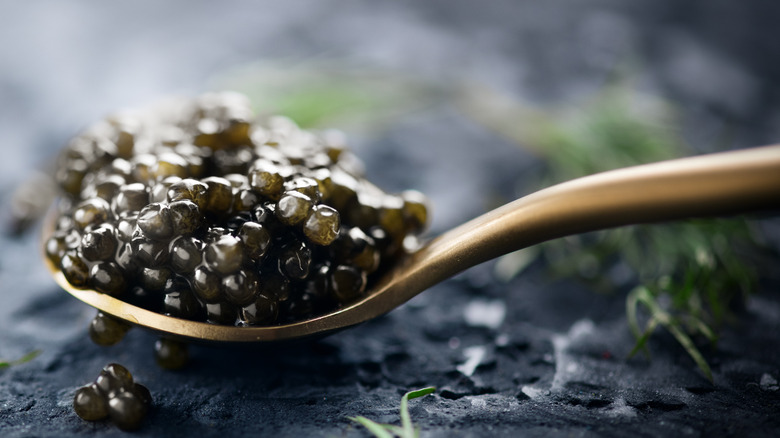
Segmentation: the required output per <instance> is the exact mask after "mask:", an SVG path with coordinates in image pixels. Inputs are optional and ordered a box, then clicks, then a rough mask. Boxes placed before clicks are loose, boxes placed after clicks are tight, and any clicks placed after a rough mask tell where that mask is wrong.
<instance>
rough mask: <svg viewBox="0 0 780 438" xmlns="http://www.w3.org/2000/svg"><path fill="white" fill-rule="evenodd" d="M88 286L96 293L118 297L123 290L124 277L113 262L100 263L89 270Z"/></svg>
mask: <svg viewBox="0 0 780 438" xmlns="http://www.w3.org/2000/svg"><path fill="white" fill-rule="evenodd" d="M89 279H90V284H91V285H92V287H93V288H95V290H96V291H98V292H100V293H104V294H107V295H111V296H113V297H118V296H120V295H121V294H122V292H124V290H125V285H126V284H125V277H124V275H123V274H122V271H121V269H120V268H119V266H118V265H117V264H116V263H113V262H100V263H96V264H94V265H92V268H90V270H89Z"/></svg>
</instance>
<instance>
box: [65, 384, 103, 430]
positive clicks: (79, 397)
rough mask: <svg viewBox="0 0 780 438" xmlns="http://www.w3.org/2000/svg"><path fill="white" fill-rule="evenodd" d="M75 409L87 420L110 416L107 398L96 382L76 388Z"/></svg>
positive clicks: (77, 413)
mask: <svg viewBox="0 0 780 438" xmlns="http://www.w3.org/2000/svg"><path fill="white" fill-rule="evenodd" d="M73 410H74V411H76V415H78V416H79V417H81V418H82V419H83V420H87V421H97V420H102V419H104V418H106V417H108V403H107V402H106V398H105V396H104V395H103V394H102V393H101V392H100V390H99V389H98V388H97V385H95V384H94V383H92V384H90V385H87V386H83V387H81V388H79V389H78V390H76V395H75V397H73Z"/></svg>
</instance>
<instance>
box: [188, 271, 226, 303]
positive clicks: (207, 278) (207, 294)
mask: <svg viewBox="0 0 780 438" xmlns="http://www.w3.org/2000/svg"><path fill="white" fill-rule="evenodd" d="M190 284H191V286H192V290H193V291H194V292H195V294H196V295H197V296H198V297H199V298H200V299H202V300H203V301H205V302H207V303H213V302H217V301H218V300H219V299H220V297H221V296H222V293H221V289H220V288H221V284H222V283H221V281H220V277H219V275H217V274H216V273H214V272H213V271H211V270H209V269H208V268H206V267H205V266H201V267H199V268H197V269H196V270H195V272H193V274H192V280H191V281H190Z"/></svg>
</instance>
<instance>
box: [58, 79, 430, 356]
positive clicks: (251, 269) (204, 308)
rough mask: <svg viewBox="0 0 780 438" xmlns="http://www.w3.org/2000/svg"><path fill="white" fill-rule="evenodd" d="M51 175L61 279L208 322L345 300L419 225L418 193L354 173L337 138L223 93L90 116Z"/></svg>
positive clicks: (357, 166)
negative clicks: (58, 194)
mask: <svg viewBox="0 0 780 438" xmlns="http://www.w3.org/2000/svg"><path fill="white" fill-rule="evenodd" d="M56 179H57V181H58V183H59V185H60V186H61V188H62V190H63V191H64V192H65V193H66V196H65V199H64V200H63V201H62V202H61V208H60V210H61V214H60V216H59V218H58V220H57V223H56V226H55V231H54V233H53V234H52V236H51V237H50V238H49V239H48V240H47V242H46V248H45V250H46V254H47V257H48V258H49V260H50V261H51V262H52V263H53V264H54V265H56V266H58V267H59V268H60V269H61V271H62V273H63V274H64V276H65V278H66V279H67V280H68V281H69V282H70V284H72V285H73V286H74V287H77V288H90V289H94V290H97V291H99V292H101V293H105V294H108V295H111V296H113V297H116V298H119V299H121V300H123V301H126V302H128V303H131V304H134V305H137V306H141V307H143V308H146V309H149V310H152V311H155V312H158V313H163V314H166V315H170V316H174V317H178V318H185V319H191V320H196V321H207V322H210V323H214V324H224V325H238V326H263V325H274V324H280V323H287V322H293V321H299V320H303V319H308V318H311V317H313V316H316V315H319V314H323V313H326V312H329V311H332V310H334V309H337V308H338V307H339V306H343V305H345V304H348V303H350V302H353V301H354V300H356V299H359V298H360V297H361V296H363V295H364V293H365V291H366V287H367V285H369V284H370V282H371V281H372V278H374V277H375V276H376V275H377V273H378V272H380V271H381V270H382V269H383V268H385V267H387V266H390V265H392V264H393V262H394V261H395V260H396V259H397V258H398V257H399V256H400V255H401V254H402V252H403V247H404V241H405V239H407V238H408V237H410V236H415V235H416V234H418V233H420V232H421V231H422V230H423V229H424V228H425V226H426V222H427V209H426V200H425V198H424V196H423V195H422V194H420V193H419V192H416V191H407V192H403V193H401V194H397V195H396V194H388V193H385V192H384V191H382V190H380V189H379V188H377V187H376V186H375V185H373V184H371V183H370V182H368V181H367V180H366V179H365V178H364V177H363V176H362V164H361V163H360V162H359V160H357V159H356V158H355V156H354V155H353V154H352V153H350V152H349V151H348V150H347V149H346V148H345V142H344V138H343V135H341V134H340V133H338V132H335V131H325V132H321V133H313V132H309V131H305V130H302V129H300V128H299V127H298V126H296V125H295V124H294V123H293V122H292V121H290V120H289V119H286V118H283V117H272V118H269V119H268V120H267V121H266V123H265V124H264V126H260V124H259V123H256V122H255V121H254V117H253V115H252V111H251V109H250V105H249V103H248V100H247V99H246V98H245V97H244V96H242V95H238V94H235V93H219V94H216V93H213V94H206V95H202V96H200V97H198V98H195V99H191V100H177V101H173V102H169V103H167V104H165V105H161V106H160V107H156V108H153V109H150V110H147V111H145V112H140V113H137V114H127V115H121V116H114V117H111V118H108V119H106V120H103V121H101V122H99V123H97V124H96V125H95V126H92V127H91V128H89V129H87V130H86V131H85V132H83V133H82V134H80V135H78V136H77V137H75V138H74V139H72V140H71V141H70V143H69V144H68V145H67V147H66V149H65V150H64V152H63V153H62V155H61V157H60V160H59V163H58V167H57V173H56ZM120 331H121V330H120ZM93 335H94V334H93ZM93 337H94V336H93ZM109 341H110V340H109ZM109 341H106V343H110V342H109Z"/></svg>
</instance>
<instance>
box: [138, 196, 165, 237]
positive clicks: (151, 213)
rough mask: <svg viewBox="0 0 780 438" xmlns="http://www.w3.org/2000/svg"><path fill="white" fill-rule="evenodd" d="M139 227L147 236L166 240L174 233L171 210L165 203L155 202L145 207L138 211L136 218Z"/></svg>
mask: <svg viewBox="0 0 780 438" xmlns="http://www.w3.org/2000/svg"><path fill="white" fill-rule="evenodd" d="M136 224H137V225H138V228H140V229H141V231H143V233H144V235H145V236H146V237H149V238H150V239H155V240H165V239H167V238H169V237H171V235H172V234H173V223H172V222H171V212H170V210H169V207H168V206H167V205H165V204H161V203H158V202H155V203H153V204H149V205H147V206H146V207H144V208H143V209H142V210H141V212H140V213H138V219H137V220H136Z"/></svg>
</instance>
